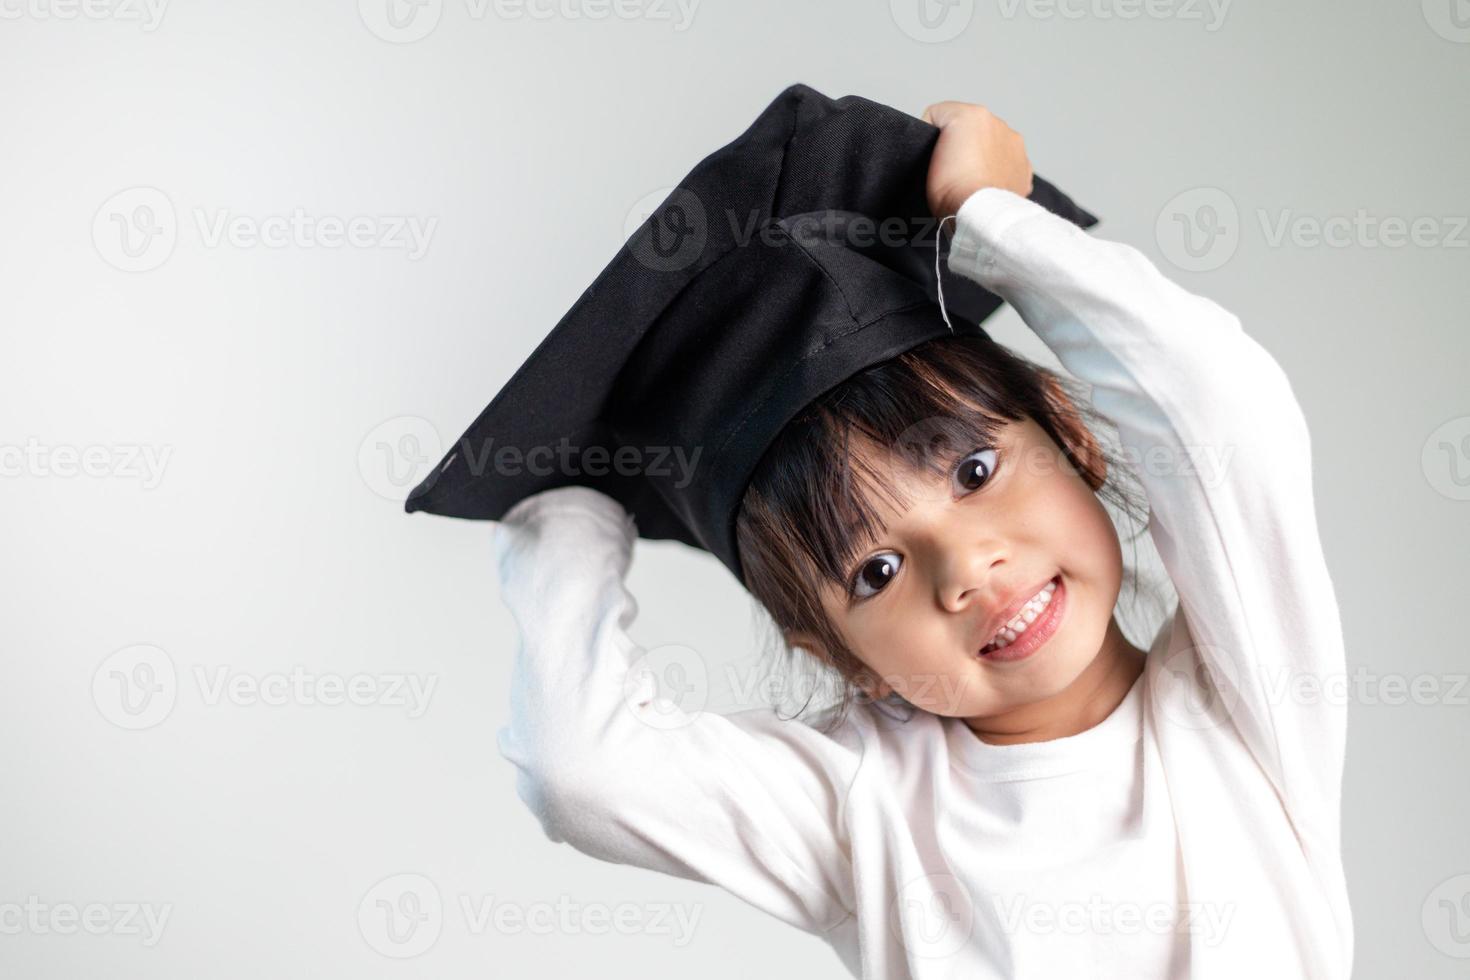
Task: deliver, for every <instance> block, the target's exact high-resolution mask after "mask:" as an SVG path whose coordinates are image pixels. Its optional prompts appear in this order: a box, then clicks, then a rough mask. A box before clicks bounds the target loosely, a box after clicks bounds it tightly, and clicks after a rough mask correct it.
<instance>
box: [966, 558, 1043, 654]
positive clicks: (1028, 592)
mask: <svg viewBox="0 0 1470 980" xmlns="http://www.w3.org/2000/svg"><path fill="white" fill-rule="evenodd" d="M1054 578H1056V576H1055V575H1052V576H1050V577H1049V578H1046V579H1043V580H1042V581H1040V582H1037V583H1036V584H1035V585H1032V586H1029V587H1026V588H1022V589H1019V590H1017V591H1015V592H1012V593H1011V594H1010V596H1009V598H1007V599H1006V602H1005V605H1003V606H1001V607H1000V612H998V613H995V614H993V615H992V616H991V617H990V618H989V619H987V620H986V621H985V631H984V632H983V633H981V634H980V645H979V646H978V647H976V649H977V650H979V649H984V647H985V645H986V644H987V643H989V642H990V641H991V640H993V639H995V634H997V633H999V632H1000V631H1001V627H1003V626H1005V624H1006V623H1009V622H1010V621H1011V620H1013V619H1015V618H1016V614H1017V613H1019V612H1020V611H1021V609H1022V608H1023V607H1024V606H1025V605H1026V603H1028V602H1030V601H1031V597H1032V596H1034V595H1036V593H1038V592H1040V591H1041V590H1042V589H1044V588H1046V583H1047V582H1050V581H1051V580H1052V579H1054Z"/></svg>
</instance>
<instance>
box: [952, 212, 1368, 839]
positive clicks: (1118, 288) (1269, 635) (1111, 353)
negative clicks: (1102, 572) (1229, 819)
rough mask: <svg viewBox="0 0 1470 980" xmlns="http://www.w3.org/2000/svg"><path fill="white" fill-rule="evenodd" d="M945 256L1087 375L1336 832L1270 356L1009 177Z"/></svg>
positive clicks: (1247, 727)
mask: <svg viewBox="0 0 1470 980" xmlns="http://www.w3.org/2000/svg"><path fill="white" fill-rule="evenodd" d="M949 261H950V268H951V269H952V270H954V271H955V272H958V273H960V274H963V275H966V276H968V277H970V278H973V279H975V280H976V281H978V282H980V283H981V284H982V285H983V286H985V287H986V288H987V289H990V290H991V291H992V292H995V293H996V294H997V295H1000V296H1002V297H1004V298H1005V299H1006V300H1007V301H1008V302H1010V303H1011V304H1012V305H1013V306H1015V308H1016V309H1017V310H1018V311H1019V312H1020V314H1021V316H1022V318H1023V319H1024V320H1025V321H1026V323H1027V324H1028V325H1029V326H1030V327H1031V328H1032V329H1033V330H1035V332H1036V333H1037V335H1038V336H1039V337H1040V338H1041V339H1042V340H1043V341H1044V342H1045V343H1046V345H1047V346H1048V347H1049V348H1051V350H1052V351H1054V352H1055V353H1056V355H1057V357H1058V358H1059V359H1060V360H1061V362H1062V364H1063V366H1064V367H1066V369H1067V370H1068V371H1069V372H1070V373H1072V374H1073V375H1075V376H1076V377H1077V378H1079V379H1081V380H1082V381H1084V382H1086V383H1088V384H1090V385H1091V386H1092V392H1093V393H1092V401H1093V403H1094V405H1095V407H1096V408H1097V410H1098V411H1099V412H1100V413H1101V414H1102V415H1104V416H1106V417H1107V418H1108V419H1109V420H1110V421H1111V422H1112V423H1114V424H1115V425H1116V426H1117V429H1118V433H1119V437H1120V440H1121V442H1122V445H1123V446H1124V448H1125V449H1126V450H1127V451H1128V452H1129V455H1130V457H1131V458H1133V459H1137V460H1139V464H1140V465H1139V466H1138V467H1137V469H1138V475H1139V477H1140V479H1141V481H1142V483H1143V486H1144V489H1145V491H1146V493H1147V495H1148V500H1149V505H1150V510H1151V518H1150V524H1149V530H1150V533H1151V534H1152V536H1153V539H1154V541H1155V543H1156V544H1157V546H1158V550H1159V554H1160V556H1161V558H1162V559H1163V563H1164V565H1165V567H1166V568H1167V570H1168V572H1169V576H1170V578H1171V579H1172V581H1173V583H1174V585H1175V588H1176V589H1177V591H1178V594H1179V599H1180V604H1181V606H1182V607H1183V612H1184V615H1185V618H1186V620H1187V622H1188V625H1189V628H1190V631H1191V634H1192V636H1193V637H1194V639H1195V641H1196V644H1197V647H1198V653H1199V655H1200V658H1201V660H1202V662H1203V663H1204V664H1205V665H1206V667H1207V669H1208V670H1209V673H1210V675H1211V678H1212V679H1213V682H1214V683H1215V685H1216V687H1217V689H1218V691H1219V693H1220V697H1221V699H1222V702H1223V705H1224V707H1225V709H1226V710H1227V711H1228V712H1229V714H1230V718H1231V719H1232V720H1233V722H1234V724H1235V726H1236V728H1237V729H1238V731H1239V732H1240V735H1241V737H1242V738H1243V740H1244V741H1245V743H1246V745H1247V746H1248V748H1249V749H1250V751H1251V752H1252V754H1253V755H1254V756H1255V757H1256V759H1257V761H1258V763H1259V764H1260V765H1261V767H1262V768H1263V769H1264V771H1265V772H1266V773H1267V774H1268V775H1269V777H1270V778H1271V779H1272V781H1273V783H1274V784H1275V786H1276V789H1277V792H1278V794H1279V795H1280V797H1281V799H1282V800H1283V802H1284V804H1285V806H1286V808H1287V813H1288V815H1289V816H1290V817H1291V819H1292V820H1293V822H1294V824H1295V825H1296V826H1297V828H1298V831H1299V833H1300V834H1301V835H1302V837H1303V840H1304V843H1306V842H1322V843H1324V844H1325V845H1326V846H1327V847H1329V848H1335V847H1336V846H1337V840H1338V826H1339V813H1340V801H1341V786H1342V768H1343V756H1344V748H1345V742H1346V706H1345V704H1343V703H1342V699H1341V698H1334V697H1327V696H1321V695H1318V696H1309V697H1300V696H1294V692H1297V691H1299V690H1300V688H1299V687H1298V685H1297V683H1295V682H1298V681H1300V680H1301V679H1303V678H1307V679H1308V680H1311V681H1315V682H1319V683H1320V682H1322V681H1325V680H1328V679H1329V678H1332V677H1334V676H1335V675H1341V674H1342V673H1343V671H1344V652H1343V639H1342V633H1341V626H1340V621H1339V614H1338V608H1337V601H1336V597H1335V594H1334V591H1333V586H1332V581H1331V579H1330V577H1329V576H1328V572H1327V567H1326V562H1325V560H1324V557H1323V554H1322V546H1321V543H1320V541H1319V539H1318V534H1317V524H1316V516H1315V512H1314V504H1313V498H1312V453H1311V444H1310V440H1309V438H1308V433H1307V425H1306V422H1305V419H1304V418H1303V415H1302V412H1301V409H1300V407H1299V406H1298V404H1297V401H1296V398H1295V396H1294V395H1293V393H1292V390H1291V386H1290V384H1289V383H1288V381H1287V379H1286V376H1285V375H1284V373H1283V372H1282V370H1281V367H1280V365H1278V364H1277V363H1276V361H1275V360H1274V359H1273V358H1272V357H1271V355H1270V354H1269V353H1268V352H1267V351H1266V350H1265V349H1264V348H1263V347H1262V346H1261V345H1260V344H1258V343H1257V342H1256V341H1254V340H1253V339H1251V337H1250V336H1248V335H1247V334H1246V333H1244V332H1243V331H1242V329H1241V325H1240V321H1239V320H1238V319H1237V318H1236V317H1235V316H1234V315H1232V314H1231V313H1229V312H1227V311H1226V310H1224V309H1222V308H1221V307H1220V306H1218V305H1217V304H1215V303H1214V302H1212V301H1210V300H1208V299H1204V298H1202V297H1200V296H1196V295H1193V294H1191V293H1189V292H1187V291H1186V290H1184V289H1183V288H1181V287H1180V286H1178V285H1176V284H1175V283H1173V282H1171V281H1169V280H1168V279H1166V278H1165V277H1164V276H1163V275H1162V274H1161V273H1160V272H1159V270H1158V269H1156V268H1155V267H1154V265H1153V264H1152V263H1151V262H1150V261H1149V260H1148V259H1147V258H1146V257H1145V256H1144V255H1143V254H1142V253H1141V252H1139V251H1138V250H1137V249H1135V248H1132V247H1131V246H1128V245H1124V244H1119V243H1116V242H1109V241H1106V240H1102V239H1098V238H1095V237H1092V236H1090V235H1088V234H1087V233H1085V232H1083V231H1082V230H1081V229H1079V228H1077V227H1076V226H1075V225H1073V224H1071V223H1070V222H1067V221H1064V220H1062V219H1060V218H1058V217H1056V216H1055V215H1053V214H1051V213H1049V212H1048V211H1046V210H1045V209H1044V208H1042V207H1040V206H1038V205H1036V204H1035V203H1033V202H1031V201H1029V200H1026V199H1025V198H1024V197H1021V196H1019V195H1017V194H1015V193H1013V192H1011V191H1008V190H1004V189H1000V188H997V187H988V188H985V189H982V190H979V191H976V192H975V193H973V194H972V195H971V196H970V197H968V198H967V199H966V200H965V202H964V204H963V206H961V207H960V209H959V212H958V216H957V219H956V230H955V236H954V240H953V242H952V247H951V253H950V260H949ZM1210 462H1215V463H1219V464H1223V465H1222V466H1211V465H1208V463H1210Z"/></svg>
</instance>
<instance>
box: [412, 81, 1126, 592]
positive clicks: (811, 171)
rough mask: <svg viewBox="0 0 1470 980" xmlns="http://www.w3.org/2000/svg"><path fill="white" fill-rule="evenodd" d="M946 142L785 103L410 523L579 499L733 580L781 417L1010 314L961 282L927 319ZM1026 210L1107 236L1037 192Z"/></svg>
mask: <svg viewBox="0 0 1470 980" xmlns="http://www.w3.org/2000/svg"><path fill="white" fill-rule="evenodd" d="M938 136H939V130H938V128H937V127H935V126H932V125H930V124H929V123H926V122H924V121H923V120H921V119H917V118H915V117H913V116H911V115H909V114H907V113H905V112H901V111H899V110H897V109H893V108H890V107H888V106H885V105H882V104H880V103H877V102H873V101H870V100H868V99H864V98H861V97H859V96H855V95H849V96H844V97H842V98H838V99H831V98H828V97H827V96H824V95H822V94H821V93H820V92H818V91H816V90H815V89H813V88H811V87H809V86H807V85H802V84H796V85H792V86H790V87H789V88H787V89H786V90H785V91H783V92H782V93H781V94H780V95H779V96H777V97H776V99H775V100H774V101H773V102H772V103H771V104H770V105H769V106H768V107H767V108H766V109H765V110H764V111H763V112H762V113H761V114H760V115H759V116H758V117H757V118H756V120H755V122H753V123H752V124H751V125H750V127H749V128H748V129H746V131H745V132H744V133H743V134H741V135H740V136H739V137H738V138H737V139H735V140H734V141H733V142H731V143H730V144H728V145H727V146H724V147H722V148H720V149H718V150H716V151H715V152H713V153H711V154H710V155H709V156H707V157H705V159H704V160H702V161H700V163H699V164H698V165H697V166H696V167H695V168H694V169H693V170H692V171H690V172H689V175H688V176H686V177H685V178H684V179H683V180H682V181H680V183H679V185H678V187H676V188H675V189H674V190H673V191H672V192H671V193H670V194H669V196H668V197H667V198H665V200H664V201H663V203H662V204H661V205H659V207H658V208H657V209H655V210H654V211H653V213H652V214H650V215H649V217H648V219H647V220H646V221H644V222H643V224H642V225H640V226H639V228H638V230H637V231H635V232H634V233H633V235H632V237H631V238H629V239H628V241H627V242H626V243H625V244H624V245H623V247H622V248H620V249H619V250H618V253H617V255H615V256H614V257H613V260H612V262H611V263H609V264H608V266H607V268H605V269H604V270H603V271H602V272H601V273H600V274H599V275H598V277H597V279H596V280H595V281H594V282H593V283H592V285H591V286H589V287H588V288H587V289H586V291H585V292H583V294H582V296H581V297H580V298H579V299H578V300H577V302H576V303H575V304H574V305H573V306H572V308H571V310H570V311H569V312H568V313H567V314H566V316H565V317H563V318H562V320H561V322H560V323H558V324H557V325H556V327H555V328H554V329H553V330H552V331H551V333H550V334H548V335H547V337H546V339H545V340H543V341H542V342H541V344H540V345H539V346H537V348H536V349H535V351H533V352H532V354H531V356H530V357H529V358H528V359H527V360H526V362H525V363H524V364H522V365H521V367H520V369H519V370H518V371H517V372H516V373H515V375H514V376H513V377H512V378H511V379H510V381H508V382H507V383H506V385H505V387H504V388H502V389H501V391H500V393H499V394H498V395H496V396H495V398H494V400H493V401H491V402H490V404H489V406H487V407H486V408H485V410H484V411H483V412H481V413H480V416H479V417H478V418H477V419H475V421H474V423H473V424H472V425H471V426H470V427H469V429H468V430H466V432H465V433H464V435H463V436H461V437H460V439H459V440H458V441H457V442H456V443H455V444H454V445H453V446H452V447H450V450H449V452H448V453H447V454H446V456H445V458H444V459H443V461H442V462H441V463H440V464H439V465H438V466H437V467H436V468H435V469H434V470H433V471H432V472H431V473H430V474H429V476H428V477H426V478H425V479H424V480H423V481H422V482H421V483H420V484H419V485H418V486H417V487H416V488H414V490H413V492H412V493H411V494H410V495H409V498H408V500H407V501H406V503H405V509H406V510H408V511H409V512H413V511H427V512H429V513H431V514H443V515H445V516H449V517H464V518H472V519H479V520H498V519H499V518H500V517H501V516H502V515H503V514H504V513H505V512H506V511H507V510H509V509H510V508H511V506H512V505H514V504H515V503H516V502H518V501H520V500H521V499H523V498H525V497H528V496H530V495H532V494H535V493H538V492H540V491H542V490H548V489H551V488H553V487H558V486H563V485H567V484H581V485H585V486H590V487H592V488H593V489H596V490H599V491H601V492H603V493H605V494H607V495H608V496H610V497H613V498H614V499H616V500H617V501H619V502H620V503H621V504H622V505H623V506H624V507H625V508H626V509H627V510H628V511H629V512H630V513H631V514H632V515H633V516H634V519H635V523H636V525H637V529H638V533H639V536H640V537H644V538H650V539H674V540H677V541H682V542H684V543H686V544H689V545H692V546H694V547H696V548H702V549H705V550H707V551H710V552H712V553H713V554H714V555H715V556H716V557H718V558H719V559H720V561H722V562H723V563H724V564H725V565H726V567H728V568H729V569H730V570H731V571H732V572H734V573H735V576H736V577H737V578H741V579H742V581H743V578H742V576H741V572H740V561H739V557H738V553H737V549H736V543H735V515H736V512H737V510H738V508H739V506H740V500H741V497H742V495H743V494H744V491H745V488H746V485H747V483H748V482H749V479H750V476H751V474H752V473H753V472H754V470H755V467H756V464H757V463H758V462H759V461H760V458H761V455H762V454H763V453H764V452H765V450H766V448H767V447H768V446H769V445H770V444H771V443H772V442H773V441H775V438H776V436H777V435H778V434H779V433H780V431H781V428H782V427H783V426H784V425H785V424H786V422H787V421H789V420H790V419H791V418H792V417H794V416H795V415H796V414H797V413H798V412H800V411H801V409H802V408H804V407H805V406H807V405H808V404H810V403H811V402H812V401H814V400H815V399H817V398H818V397H819V396H820V395H822V394H823V393H824V392H826V391H827V390H829V389H831V388H833V387H835V386H836V385H837V384H839V383H840V382H842V381H844V380H846V379H847V378H849V377H851V376H852V375H853V374H856V373H857V372H859V371H861V370H863V369H864V368H867V367H869V366H871V365H873V364H876V363H878V362H880V361H884V360H887V359H889V358H891V357H895V356H897V355H898V354H901V353H902V352H904V351H906V350H908V349H909V348H911V347H914V346H915V345H917V344H920V343H922V342H923V341H926V340H930V339H932V338H934V337H939V336H942V335H944V334H947V333H950V332H951V330H952V331H953V332H954V333H957V334H977V333H980V332H981V328H980V326H979V323H980V321H982V320H984V319H985V318H986V317H988V316H989V315H990V314H991V313H993V312H995V310H996V309H997V308H998V307H999V306H1000V305H1001V303H1002V301H1001V300H1000V298H999V297H997V296H995V295H994V294H992V293H989V292H987V291H986V290H984V289H982V288H981V287H980V286H979V285H977V284H975V283H974V282H972V281H970V280H968V279H964V278H962V277H957V276H956V277H947V278H946V281H945V283H944V300H945V304H944V305H945V309H947V310H948V311H949V313H950V323H949V324H947V323H946V322H945V319H944V317H943V316H942V315H941V312H940V308H939V306H938V305H936V302H935V299H936V292H935V267H936V261H935V249H936V247H937V244H938V241H939V236H938V235H937V233H936V231H935V226H936V224H937V221H936V220H935V218H934V217H933V216H932V215H930V213H929V209H928V205H927V202H926V198H925V177H926V175H927V173H928V167H929V156H930V154H931V152H932V151H933V148H934V143H935V141H936V139H937V138H938ZM1031 200H1033V201H1035V202H1036V203H1038V204H1040V205H1042V206H1043V207H1045V208H1047V209H1048V210H1050V211H1052V212H1054V213H1056V214H1058V215H1060V216H1062V217H1064V218H1066V219H1068V220H1070V221H1072V222H1074V223H1076V224H1077V225H1079V226H1081V227H1083V228H1090V227H1092V226H1093V225H1095V224H1096V223H1097V218H1096V217H1094V216H1093V215H1091V214H1089V213H1088V212H1087V211H1084V210H1083V209H1082V208H1080V207H1078V206H1077V205H1076V204H1074V203H1073V202H1072V200H1071V199H1070V198H1068V197H1067V196H1066V195H1065V194H1063V193H1061V192H1060V191H1059V190H1057V189H1056V188H1055V187H1053V186H1052V185H1051V184H1049V183H1047V182H1046V181H1045V180H1042V179H1041V178H1040V177H1036V178H1034V180H1033V190H1032V193H1031ZM950 324H952V327H951V325H950Z"/></svg>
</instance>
